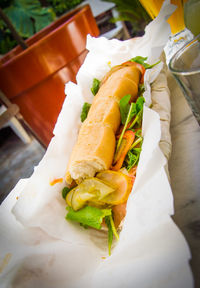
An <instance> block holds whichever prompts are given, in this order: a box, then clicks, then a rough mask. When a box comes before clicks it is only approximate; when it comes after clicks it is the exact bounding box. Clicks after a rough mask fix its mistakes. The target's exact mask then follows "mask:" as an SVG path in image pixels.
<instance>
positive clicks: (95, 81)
mask: <svg viewBox="0 0 200 288" xmlns="http://www.w3.org/2000/svg"><path fill="white" fill-rule="evenodd" d="M100 83H101V82H100V81H99V80H98V79H96V78H94V79H93V82H92V88H91V91H92V94H93V95H94V96H95V95H96V94H97V92H98V91H99V87H100Z"/></svg>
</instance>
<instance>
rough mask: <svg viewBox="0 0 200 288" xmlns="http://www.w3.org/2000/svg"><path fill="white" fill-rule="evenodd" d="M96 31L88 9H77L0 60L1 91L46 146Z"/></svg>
mask: <svg viewBox="0 0 200 288" xmlns="http://www.w3.org/2000/svg"><path fill="white" fill-rule="evenodd" d="M87 34H91V35H92V36H98V35H99V30H98V27H97V25H96V21H95V19H94V17H93V15H92V12H91V9H90V6H89V5H86V6H84V7H81V8H79V9H76V10H74V11H72V12H70V13H68V14H66V15H64V16H62V17H61V18H59V19H58V20H57V21H55V22H54V23H52V24H51V25H49V26H48V27H46V28H44V29H43V30H41V31H40V32H38V33H37V34H35V35H34V36H33V37H31V38H29V39H28V40H27V44H28V45H29V48H28V49H26V50H22V49H21V47H19V46H18V47H16V48H15V49H13V50H12V51H11V52H9V53H8V54H6V55H5V56H4V57H3V58H1V59H0V89H1V90H2V91H3V92H4V94H5V95H6V96H7V97H8V98H9V99H10V101H11V102H13V103H16V104H17V105H18V106H19V108H20V113H21V114H22V116H23V117H24V120H25V121H26V122H27V124H28V125H29V127H30V128H31V129H32V130H33V132H34V133H35V135H36V136H37V137H38V139H39V140H40V141H41V142H42V143H43V144H44V145H45V146H47V145H48V143H49V141H50V140H51V138H52V136H53V133H52V131H53V128H54V125H55V123H56V119H57V117H58V114H59V112H60V110H61V107H62V104H63V101H64V98H65V94H64V85H65V83H66V82H68V81H73V82H75V76H76V73H77V71H78V69H79V67H80V66H81V64H82V63H83V60H84V59H85V56H86V54H87V51H86V48H85V46H86V36H87Z"/></svg>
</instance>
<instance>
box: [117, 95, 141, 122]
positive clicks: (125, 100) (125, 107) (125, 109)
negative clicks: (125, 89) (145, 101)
mask: <svg viewBox="0 0 200 288" xmlns="http://www.w3.org/2000/svg"><path fill="white" fill-rule="evenodd" d="M130 99H131V95H130V94H127V95H125V96H124V97H122V99H121V100H120V102H119V109H120V115H121V123H122V124H123V125H124V124H125V123H126V120H127V116H128V114H129V111H130V106H131V105H130V104H129V101H130ZM136 113H137V112H136V104H135V103H132V109H131V111H130V115H129V119H128V123H129V122H130V121H131V119H132V118H133V116H134V115H136ZM128 123H127V124H128Z"/></svg>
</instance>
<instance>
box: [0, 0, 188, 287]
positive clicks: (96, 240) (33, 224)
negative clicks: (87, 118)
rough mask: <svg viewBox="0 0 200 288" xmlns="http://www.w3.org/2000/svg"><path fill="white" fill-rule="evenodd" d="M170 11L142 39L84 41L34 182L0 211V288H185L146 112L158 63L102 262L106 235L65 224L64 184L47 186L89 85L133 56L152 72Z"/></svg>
mask: <svg viewBox="0 0 200 288" xmlns="http://www.w3.org/2000/svg"><path fill="white" fill-rule="evenodd" d="M168 2H169V1H166V5H165V6H164V7H163V9H162V11H161V12H160V15H159V16H158V18H157V19H156V20H154V21H153V22H152V23H150V24H149V25H148V26H147V28H146V33H145V35H144V36H143V37H142V38H140V39H136V40H127V41H119V40H107V39H105V38H97V39H94V38H92V37H90V36H88V39H87V48H88V50H89V53H88V55H87V57H86V60H85V62H84V64H83V66H82V67H81V69H80V71H79V72H78V75H77V85H76V84H74V83H71V82H70V83H67V84H66V87H65V91H66V94H67V97H66V100H65V102H64V104H63V107H62V110H61V113H60V115H59V117H58V121H57V124H56V126H55V129H54V134H55V137H54V138H53V139H52V141H51V143H50V145H49V147H48V149H47V152H46V154H45V156H44V157H43V159H42V160H41V162H40V163H39V165H38V166H37V167H35V171H34V173H33V175H32V176H31V177H30V178H29V179H24V180H20V181H19V183H18V184H17V185H16V187H15V189H14V190H13V191H12V192H11V193H10V195H9V196H8V197H7V199H6V200H5V201H4V202H3V204H2V205H1V209H0V219H1V226H0V234H1V246H0V247H1V250H0V253H1V254H0V257H1V260H2V262H1V265H0V272H1V285H2V286H1V287H6V288H7V287H15V288H16V287H20V288H23V287H28V288H32V287H44V288H45V287H47V288H51V287H52V288H53V287H59V288H62V287H63V288H64V287H70V288H71V287H154V288H155V287H175V288H177V287H181V288H183V287H187V288H189V287H192V285H193V280H192V275H191V271H190V268H189V265H188V261H189V259H190V252H189V249H188V246H187V243H186V241H185V239H184V237H183V235H182V234H181V232H180V231H179V230H178V228H177V227H176V226H175V224H174V223H173V221H172V220H171V217H170V215H172V214H173V212H174V211H173V196H172V191H171V188H170V185H169V181H168V178H167V175H166V172H165V170H164V166H165V164H166V163H167V160H166V157H165V156H164V154H163V153H162V152H161V150H160V147H159V143H160V139H161V125H160V123H161V122H160V117H159V114H158V113H157V112H155V111H153V110H152V109H149V108H148V107H147V106H148V105H149V104H150V103H151V93H150V92H151V91H150V90H151V89H150V87H151V86H150V84H151V82H152V81H154V80H155V79H156V77H157V76H158V74H159V73H160V71H161V69H162V63H161V64H159V65H157V66H156V67H155V68H154V69H152V70H151V71H148V73H146V75H145V87H146V92H145V98H146V107H145V108H144V119H143V136H144V142H143V148H142V153H141V156H140V162H139V165H138V170H137V177H136V181H135V184H134V187H133V190H132V193H131V195H130V197H129V200H128V202H127V215H126V217H125V221H124V224H123V229H122V231H121V233H120V239H119V241H118V243H115V245H114V246H115V247H114V248H113V250H112V255H111V256H110V257H108V251H107V235H106V233H105V232H102V231H96V230H94V229H84V228H83V227H80V225H78V223H72V222H68V221H66V220H65V215H66V210H65V206H66V204H65V201H64V200H63V199H62V196H61V190H62V188H63V187H64V186H65V184H64V182H63V183H57V184H56V185H54V186H50V181H52V180H53V179H55V178H61V177H63V178H64V175H65V171H66V167H67V162H68V159H69V155H70V153H71V150H72V147H73V145H74V143H75V141H76V138H77V134H78V130H79V128H80V125H81V122H80V111H81V108H82V105H83V103H84V102H85V101H87V102H92V99H93V96H92V93H91V92H90V87H91V83H92V79H93V78H94V77H96V78H98V79H101V78H102V77H103V76H104V74H105V73H106V72H107V71H108V70H109V69H110V66H114V65H116V64H120V63H122V62H123V61H126V60H129V59H130V58H132V57H134V56H136V55H141V56H148V58H149V59H148V62H150V63H153V62H154V61H157V60H158V57H159V56H160V54H161V52H162V50H163V47H164V45H165V44H166V41H167V39H168V36H169V33H170V29H169V26H168V24H167V23H166V22H165V18H167V17H168V16H169V15H170V14H171V13H172V11H173V9H174V7H173V6H171V5H168ZM158 35H159V38H158ZM16 197H19V199H18V200H17V201H16Z"/></svg>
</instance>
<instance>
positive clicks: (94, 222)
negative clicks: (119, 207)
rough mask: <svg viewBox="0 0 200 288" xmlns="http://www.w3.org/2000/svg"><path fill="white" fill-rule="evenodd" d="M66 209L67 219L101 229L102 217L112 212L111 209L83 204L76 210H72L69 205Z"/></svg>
mask: <svg viewBox="0 0 200 288" xmlns="http://www.w3.org/2000/svg"><path fill="white" fill-rule="evenodd" d="M66 209H67V210H68V211H69V212H68V214H67V215H66V219H67V220H72V221H76V222H79V223H81V224H82V225H84V226H85V225H87V226H90V227H93V228H96V229H101V224H102V221H103V218H104V217H105V216H109V215H111V213H112V210H111V209H99V208H96V207H92V206H85V207H84V208H83V209H80V210H78V211H74V210H73V209H72V208H71V207H67V208H66Z"/></svg>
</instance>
